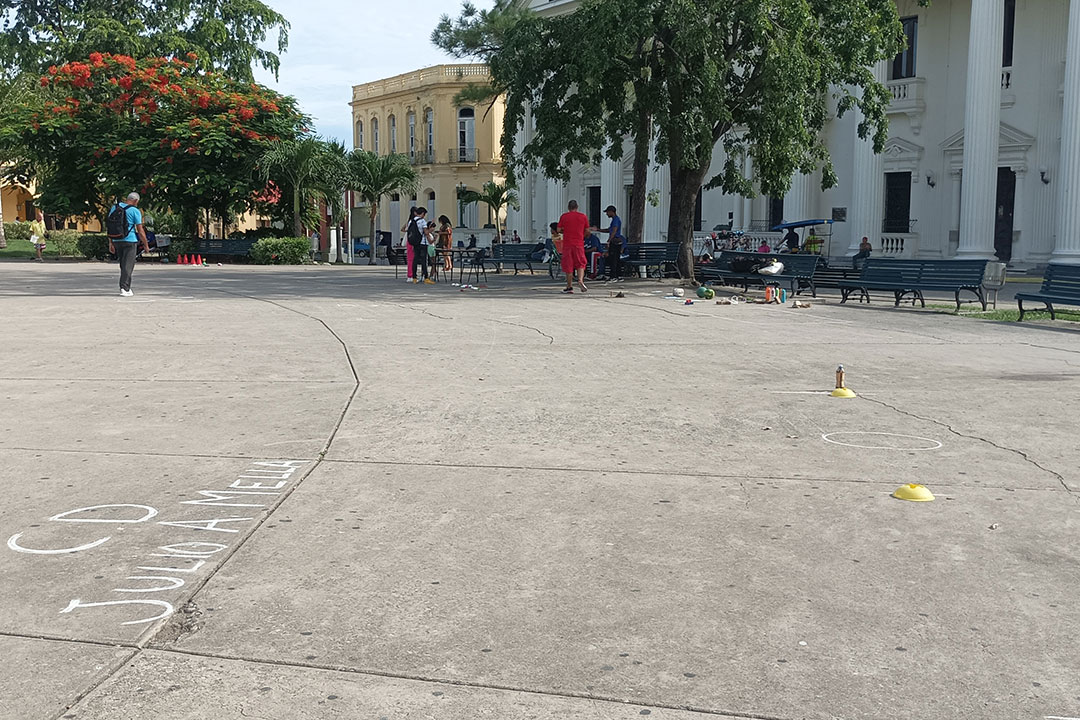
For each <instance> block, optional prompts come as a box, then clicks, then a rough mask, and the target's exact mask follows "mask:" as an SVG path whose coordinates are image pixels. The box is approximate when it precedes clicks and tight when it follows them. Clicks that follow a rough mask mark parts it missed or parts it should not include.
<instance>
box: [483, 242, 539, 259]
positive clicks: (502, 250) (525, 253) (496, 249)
mask: <svg viewBox="0 0 1080 720" xmlns="http://www.w3.org/2000/svg"><path fill="white" fill-rule="evenodd" d="M532 252H533V246H532V245H525V244H522V243H499V244H497V245H492V246H491V257H492V258H494V259H495V260H531V259H532Z"/></svg>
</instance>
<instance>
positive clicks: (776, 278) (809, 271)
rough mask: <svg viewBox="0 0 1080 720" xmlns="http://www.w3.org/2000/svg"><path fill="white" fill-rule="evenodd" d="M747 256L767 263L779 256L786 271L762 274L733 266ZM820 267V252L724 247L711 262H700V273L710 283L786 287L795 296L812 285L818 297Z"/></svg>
mask: <svg viewBox="0 0 1080 720" xmlns="http://www.w3.org/2000/svg"><path fill="white" fill-rule="evenodd" d="M743 258H750V259H752V260H753V261H755V262H760V263H765V262H766V261H768V260H769V259H770V258H776V259H777V260H779V261H780V262H782V263H783V264H784V271H783V272H782V273H780V274H779V275H761V274H759V273H756V272H740V271H738V270H736V269H733V268H732V262H733V261H734V262H737V261H739V260H740V259H743ZM817 266H818V256H817V255H807V254H800V253H790V254H786V253H755V252H742V251H739V250H721V251H720V254H719V255H718V256H717V257H716V258H715V259H714V260H713V261H712V262H711V263H705V264H702V265H698V266H697V274H698V275H700V277H701V278H702V279H703V280H705V281H707V282H709V281H711V282H720V283H723V284H724V285H729V286H731V287H737V286H739V285H742V287H743V290H748V289H749V287H750V285H762V286H772V287H777V288H782V287H786V288H787V289H788V291H790V292H791V294H792V295H795V294H796V293H798V292H801V291H802V289H803V288H809V289H810V293H811V294H812V295H813V296H814V297H817V286H816V285H815V283H814V273H815V272H817Z"/></svg>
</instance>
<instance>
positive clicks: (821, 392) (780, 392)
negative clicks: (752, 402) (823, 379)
mask: <svg viewBox="0 0 1080 720" xmlns="http://www.w3.org/2000/svg"><path fill="white" fill-rule="evenodd" d="M769 392H770V393H772V394H773V395H828V394H829V391H828V390H770V391H769Z"/></svg>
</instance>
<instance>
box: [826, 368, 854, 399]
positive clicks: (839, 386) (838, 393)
mask: <svg viewBox="0 0 1080 720" xmlns="http://www.w3.org/2000/svg"><path fill="white" fill-rule="evenodd" d="M829 394H830V395H831V396H832V397H836V398H853V397H855V393H853V392H852V391H851V390H849V389H848V388H846V387H844V366H843V365H841V366H840V367H838V368H836V389H835V390H833V391H832V392H831V393H829Z"/></svg>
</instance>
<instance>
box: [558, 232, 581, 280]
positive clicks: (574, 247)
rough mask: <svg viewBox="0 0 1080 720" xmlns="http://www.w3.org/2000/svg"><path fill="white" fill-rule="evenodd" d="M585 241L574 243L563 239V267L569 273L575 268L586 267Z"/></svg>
mask: <svg viewBox="0 0 1080 720" xmlns="http://www.w3.org/2000/svg"><path fill="white" fill-rule="evenodd" d="M585 264H586V263H585V243H584V242H580V243H572V242H566V241H565V240H564V241H563V249H562V269H563V272H564V273H566V274H567V275H569V274H570V273H572V272H574V271H575V270H580V269H581V268H584V267H585Z"/></svg>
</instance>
